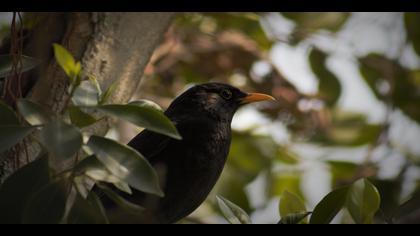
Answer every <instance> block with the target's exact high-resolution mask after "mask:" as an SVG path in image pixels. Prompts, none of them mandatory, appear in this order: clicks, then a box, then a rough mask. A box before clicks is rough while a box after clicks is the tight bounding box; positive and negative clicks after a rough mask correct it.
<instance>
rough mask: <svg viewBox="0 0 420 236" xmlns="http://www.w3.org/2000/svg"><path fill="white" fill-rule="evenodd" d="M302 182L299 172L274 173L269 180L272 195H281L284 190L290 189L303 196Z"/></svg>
mask: <svg viewBox="0 0 420 236" xmlns="http://www.w3.org/2000/svg"><path fill="white" fill-rule="evenodd" d="M300 183H301V178H300V175H299V173H296V174H294V173H284V174H274V175H273V176H270V179H269V182H268V186H269V188H268V189H269V193H270V196H280V195H282V194H283V192H284V191H289V192H292V193H294V194H297V195H298V196H300V197H302V192H301V190H300Z"/></svg>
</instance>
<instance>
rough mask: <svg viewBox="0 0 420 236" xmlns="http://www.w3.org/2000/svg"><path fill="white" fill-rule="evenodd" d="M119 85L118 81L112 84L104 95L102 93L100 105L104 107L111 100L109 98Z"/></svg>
mask: <svg viewBox="0 0 420 236" xmlns="http://www.w3.org/2000/svg"><path fill="white" fill-rule="evenodd" d="M117 85H118V80H115V81H114V82H112V84H111V85H110V86H109V87H108V89H107V90H105V92H104V93H102V96H101V99H99V104H101V105H103V104H105V103H106V102H107V101H108V100H109V98H110V97H111V95H112V94H113V93H114V91H115V89H116V88H117Z"/></svg>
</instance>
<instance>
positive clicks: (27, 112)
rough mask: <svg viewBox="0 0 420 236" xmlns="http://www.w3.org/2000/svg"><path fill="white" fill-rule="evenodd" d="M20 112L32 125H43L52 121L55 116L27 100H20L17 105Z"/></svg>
mask: <svg viewBox="0 0 420 236" xmlns="http://www.w3.org/2000/svg"><path fill="white" fill-rule="evenodd" d="M17 107H18V109H19V112H20V113H21V114H22V116H23V117H24V118H25V120H26V121H27V122H28V123H29V124H30V125H34V126H35V125H43V124H47V123H49V122H50V121H51V117H52V116H53V114H52V113H51V112H49V111H47V110H46V109H44V108H43V107H42V106H41V105H39V104H37V103H35V102H32V101H29V100H27V99H19V101H18V103H17Z"/></svg>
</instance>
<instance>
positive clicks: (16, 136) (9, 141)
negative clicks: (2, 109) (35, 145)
mask: <svg viewBox="0 0 420 236" xmlns="http://www.w3.org/2000/svg"><path fill="white" fill-rule="evenodd" d="M34 129H35V127H25V126H19V125H8V126H0V153H1V152H4V151H6V150H8V149H9V148H11V147H13V146H14V145H15V144H17V143H19V142H20V141H21V140H22V139H23V138H25V137H26V136H27V135H28V134H30V133H31V132H32V131H33V130H34Z"/></svg>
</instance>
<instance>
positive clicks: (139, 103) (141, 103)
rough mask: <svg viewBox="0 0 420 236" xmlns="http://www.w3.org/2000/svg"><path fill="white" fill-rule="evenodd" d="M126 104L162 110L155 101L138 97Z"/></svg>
mask: <svg viewBox="0 0 420 236" xmlns="http://www.w3.org/2000/svg"><path fill="white" fill-rule="evenodd" d="M128 105H137V106H139V107H150V108H152V109H155V110H158V111H161V112H163V109H162V107H160V106H159V105H158V104H157V103H155V102H153V101H150V100H146V99H139V100H136V101H131V102H129V103H128Z"/></svg>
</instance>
